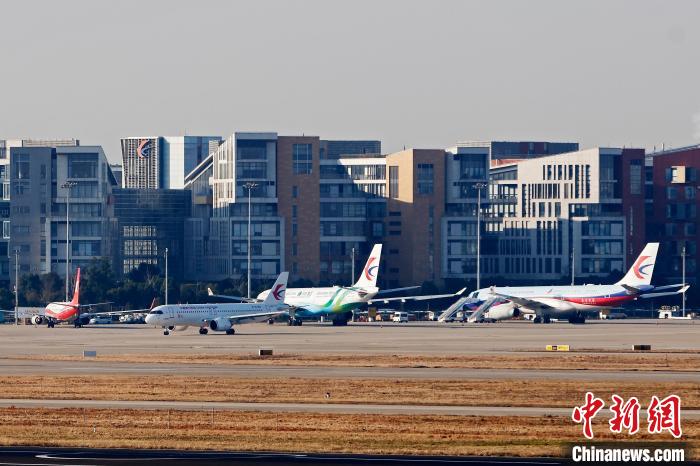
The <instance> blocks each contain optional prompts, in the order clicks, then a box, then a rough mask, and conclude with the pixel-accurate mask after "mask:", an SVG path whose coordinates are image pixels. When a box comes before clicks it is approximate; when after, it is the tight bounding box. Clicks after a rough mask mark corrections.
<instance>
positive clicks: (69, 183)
mask: <svg viewBox="0 0 700 466" xmlns="http://www.w3.org/2000/svg"><path fill="white" fill-rule="evenodd" d="M76 184H78V183H76V182H75V181H66V182H65V183H63V184H62V185H61V188H63V189H67V190H68V192H67V193H66V302H68V283H69V282H70V194H71V188H72V187H73V186H75V185H76Z"/></svg>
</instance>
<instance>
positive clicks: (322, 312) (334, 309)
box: [209, 244, 464, 325]
mask: <svg viewBox="0 0 700 466" xmlns="http://www.w3.org/2000/svg"><path fill="white" fill-rule="evenodd" d="M381 254H382V245H381V244H375V245H374V247H373V248H372V252H371V253H370V255H369V258H368V259H367V263H366V264H365V266H364V267H363V269H362V272H361V273H360V277H359V278H358V280H357V282H355V284H354V285H352V286H339V285H335V286H329V287H317V288H289V289H288V290H287V295H286V297H285V301H284V302H285V303H286V304H288V305H289V306H290V308H291V309H290V317H289V325H301V323H302V322H303V318H314V319H318V318H319V317H324V318H331V319H332V321H333V325H345V324H347V322H348V319H349V317H350V314H351V312H352V310H353V309H356V308H358V307H360V306H362V305H364V304H371V303H372V302H383V303H388V302H391V301H411V300H429V299H439V298H448V297H454V296H459V295H460V294H461V293H462V292H463V291H464V289H462V290H460V291H459V292H457V293H453V294H443V295H425V296H403V297H397V298H381V297H377V296H378V295H379V294H380V293H381V294H387V293H395V292H399V291H403V290H409V289H415V288H420V287H417V286H410V287H405V288H394V289H389V290H381V291H380V290H379V288H378V287H377V275H378V273H379V261H380V259H381ZM209 294H210V296H212V297H215V298H224V299H234V300H245V298H240V297H236V296H226V295H216V294H214V293H213V292H212V291H211V290H209ZM269 294H270V290H265V291H263V292H261V293H260V294H259V295H258V296H257V299H255V300H254V301H256V302H257V301H261V300H264V299H266V298H267V296H268V295H269Z"/></svg>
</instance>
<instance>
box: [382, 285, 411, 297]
mask: <svg viewBox="0 0 700 466" xmlns="http://www.w3.org/2000/svg"><path fill="white" fill-rule="evenodd" d="M419 288H420V286H404V287H403V288H389V289H386V290H379V293H377V294H376V295H375V296H379V295H384V294H390V293H398V292H400V291H408V290H417V289H419Z"/></svg>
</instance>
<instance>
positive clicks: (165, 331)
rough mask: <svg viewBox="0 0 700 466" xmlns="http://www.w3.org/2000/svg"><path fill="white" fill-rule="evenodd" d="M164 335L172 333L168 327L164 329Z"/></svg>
mask: <svg viewBox="0 0 700 466" xmlns="http://www.w3.org/2000/svg"><path fill="white" fill-rule="evenodd" d="M163 335H165V336H166V337H167V336H168V335H170V330H168V329H167V328H166V329H165V330H163Z"/></svg>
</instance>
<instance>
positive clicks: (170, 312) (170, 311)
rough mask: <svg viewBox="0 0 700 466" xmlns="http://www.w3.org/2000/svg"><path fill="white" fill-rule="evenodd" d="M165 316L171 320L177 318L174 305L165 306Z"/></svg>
mask: <svg viewBox="0 0 700 466" xmlns="http://www.w3.org/2000/svg"><path fill="white" fill-rule="evenodd" d="M164 314H165V318H166V319H169V320H174V319H175V309H174V308H173V307H172V306H168V307H166V308H165V312H164Z"/></svg>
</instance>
